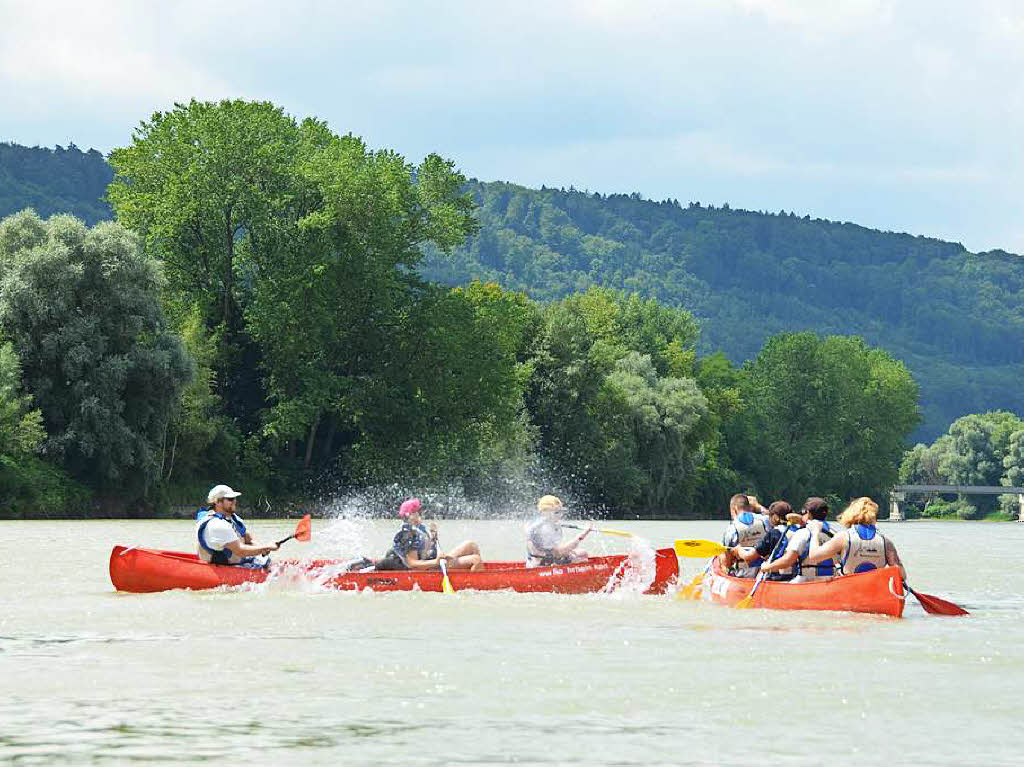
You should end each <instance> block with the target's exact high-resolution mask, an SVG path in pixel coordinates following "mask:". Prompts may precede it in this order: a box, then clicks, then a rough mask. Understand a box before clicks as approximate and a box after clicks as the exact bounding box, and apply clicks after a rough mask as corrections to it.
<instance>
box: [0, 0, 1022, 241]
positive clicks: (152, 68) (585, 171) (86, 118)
mask: <svg viewBox="0 0 1024 767" xmlns="http://www.w3.org/2000/svg"><path fill="white" fill-rule="evenodd" d="M1022 74H1024V3H1022V2H1015V1H1013V0H1006V1H1005V2H1003V1H997V0H992V1H986V0H974V1H973V2H941V1H939V0H922V1H921V2H917V1H916V0H900V1H893V2H883V1H882V0H799V1H798V0H695V1H693V2H682V1H681V0H675V1H674V2H646V1H645V0H621V1H619V0H614V1H613V0H591V1H590V2H583V1H580V2H567V1H563V2H559V1H557V0H543V1H542V2H534V1H533V0H515V2H511V3H509V2H487V1H486V0H470V1H467V2H461V1H459V2H456V1H454V0H453V1H451V2H441V1H436V2H427V1H425V0H424V1H421V2H407V3H405V2H402V3H400V2H387V0H376V1H375V2H365V3H363V2H359V3H354V2H353V3H342V2H326V1H324V2H315V3H313V2H297V1H296V0H277V1H276V2H262V0H246V1H245V2H218V0H200V1H197V2H191V1H187V2H160V3H157V2H148V1H147V0H137V1H136V2H101V1H100V0H89V2H79V1H77V0H76V2H68V3H63V2H46V0H32V1H31V2H23V1H22V0H0V140H10V141H15V142H17V143H21V144H29V145H41V146H53V145H54V144H62V145H66V144H68V143H69V142H74V143H75V144H77V145H78V146H79V147H81V148H83V149H86V148H89V147H95V148H97V149H100V150H101V151H104V152H106V151H108V150H110V149H111V148H113V147H115V146H119V145H123V144H125V143H127V142H128V141H130V140H131V132H132V129H133V128H134V127H135V126H136V125H137V124H138V122H139V121H140V120H142V119H144V118H146V117H148V116H149V115H150V114H151V113H152V112H153V111H155V110H162V109H167V108H169V107H170V106H171V105H172V104H173V103H174V102H175V101H187V100H188V99H190V98H193V97H195V98H199V99H220V98H229V97H231V98H233V97H241V98H248V99H267V100H270V101H273V102H275V103H277V104H280V105H281V106H283V107H285V108H286V109H287V110H288V111H289V112H291V113H292V114H293V115H295V116H296V117H305V116H309V115H313V116H317V117H320V118H322V119H324V120H326V121H327V122H328V123H329V124H330V125H331V127H332V128H333V129H334V130H335V131H337V132H339V133H348V132H352V133H355V134H358V135H361V136H363V137H364V138H365V139H366V140H367V142H368V143H369V144H370V145H371V146H374V147H389V148H393V149H397V150H398V151H400V152H401V153H403V154H405V155H406V156H407V157H408V158H409V159H410V160H419V159H421V158H422V156H423V155H424V154H426V153H428V152H432V151H437V152H440V153H441V154H443V155H445V156H447V157H451V158H453V159H455V160H456V162H457V163H458V165H459V167H460V168H461V169H462V170H463V171H464V172H465V173H466V174H467V175H468V176H473V177H476V178H479V179H482V180H494V179H502V180H509V181H514V182H518V183H521V184H525V185H528V186H534V187H539V186H540V185H541V184H546V185H548V186H569V185H570V184H571V185H573V186H575V187H577V188H579V189H589V190H592V191H601V192H632V191H638V192H640V193H641V194H643V195H644V196H646V197H651V198H654V199H663V198H666V197H674V198H677V199H679V200H680V201H681V202H683V203H684V204H685V203H686V202H688V201H694V200H695V201H700V202H703V203H712V204H715V205H721V204H722V203H724V202H728V203H729V204H730V205H732V206H733V207H743V208H750V209H755V210H770V211H778V210H780V209H785V210H787V211H791V210H792V211H796V212H797V213H798V214H801V215H803V214H805V213H809V214H810V215H811V216H814V217H821V218H829V219H834V220H840V221H854V222H857V223H860V224H863V225H865V226H870V227H875V228H879V229H890V230H894V231H906V232H911V233H913V234H926V235H930V236H935V237H940V238H942V239H947V240H954V241H958V242H962V243H963V244H964V245H965V246H966V247H967V248H969V249H971V250H975V251H978V250H988V249H992V248H1003V249H1006V250H1010V251H1014V252H1020V253H1024V215H1022V214H1024V210H1022V205H1021V202H1022V191H1021V190H1022V188H1024V172H1022V171H1024V132H1022V130H1021V128H1022V125H1024V77H1022Z"/></svg>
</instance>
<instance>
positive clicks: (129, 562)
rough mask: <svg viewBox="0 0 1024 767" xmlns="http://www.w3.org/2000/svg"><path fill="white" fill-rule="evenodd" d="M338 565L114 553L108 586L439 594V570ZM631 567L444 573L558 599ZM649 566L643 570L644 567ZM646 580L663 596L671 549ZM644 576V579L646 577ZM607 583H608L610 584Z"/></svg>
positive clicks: (461, 584) (513, 567)
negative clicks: (314, 587) (261, 586)
mask: <svg viewBox="0 0 1024 767" xmlns="http://www.w3.org/2000/svg"><path fill="white" fill-rule="evenodd" d="M344 564H345V563H344V562H343V561H342V560H337V559H314V560H308V561H299V560H283V561H281V562H275V563H274V564H273V566H272V567H271V568H270V570H269V571H268V570H252V569H248V568H243V567H228V566H224V565H210V564H207V563H205V562H202V561H200V560H199V558H198V557H196V555H195V554H186V553H183V552H180V551H159V550H156V549H142V548H134V547H133V548H125V547H124V546H115V547H114V549H113V551H111V552H110V582H111V583H113V584H114V588H116V589H117V590H118V591H133V592H136V593H145V592H151V591H168V590H170V589H213V588H217V587H218V586H240V585H242V584H245V583H262V582H263V581H265V580H267V578H269V577H271V576H275V577H276V576H280V577H298V578H303V579H305V580H309V581H312V582H315V583H318V584H320V585H321V586H324V587H326V588H332V589H340V590H343V591H355V590H361V589H371V590H373V591H411V590H413V589H415V588H419V589H420V590H421V591H441V573H440V571H438V570H426V571H418V572H413V571H411V570H381V571H376V572H369V573H350V572H345V571H344V570H343V568H344ZM636 564H639V568H637V567H636V566H635V564H634V562H633V560H631V559H630V557H628V556H627V555H623V554H618V555H615V556H610V557H592V558H590V559H587V560H584V561H582V562H576V563H574V564H571V565H556V566H553V567H532V568H527V567H524V566H523V563H522V562H488V563H487V564H486V566H485V569H483V570H478V571H476V572H470V571H468V570H450V571H449V572H448V577H449V580H451V584H452V588H454V589H455V590H456V591H461V590H462V589H475V590H478V591H497V590H501V589H511V590H513V591H549V592H557V593H560V594H585V593H588V592H594V591H600V590H601V589H603V588H604V587H605V586H608V587H609V588H613V587H614V586H615V583H616V582H617V581H624V582H628V581H629V580H631V579H632V578H634V577H641V576H643V575H644V574H645V573H644V571H645V570H647V567H645V566H644V564H643V563H642V562H640V561H639V560H638V561H637V563H636ZM650 564H651V563H649V564H648V566H650ZM653 569H654V573H653V580H652V581H651V585H650V586H649V587H648V588H647V590H646V592H645V593H647V594H663V593H665V590H666V589H667V588H668V585H669V583H670V582H671V581H672V580H673V579H675V577H676V575H678V573H679V560H678V559H676V554H675V551H674V550H673V549H659V550H658V551H657V552H656V555H655V558H654V562H653ZM648 577H650V576H648ZM613 579H614V580H613Z"/></svg>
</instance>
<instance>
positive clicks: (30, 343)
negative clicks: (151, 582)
mask: <svg viewBox="0 0 1024 767" xmlns="http://www.w3.org/2000/svg"><path fill="white" fill-rule="evenodd" d="M109 162H110V165H111V167H112V168H113V171H114V176H113V181H112V183H111V184H110V186H109V187H108V190H107V195H106V198H107V199H108V200H109V203H110V206H111V208H112V210H113V212H114V214H115V216H116V221H115V222H103V223H99V224H97V225H95V226H93V227H91V228H90V227H89V226H87V225H86V224H85V223H83V222H82V221H81V220H78V219H77V218H75V217H73V216H68V215H55V216H51V217H49V218H44V217H41V216H39V215H37V213H35V212H33V211H31V210H27V211H22V212H19V213H17V214H15V215H13V216H10V217H8V218H6V219H4V221H3V222H2V224H0V393H2V395H3V396H2V400H0V403H2V407H0V509H3V510H4V512H6V513H12V514H17V513H61V512H68V511H80V513H86V514H96V513H117V514H132V513H137V514H149V513H153V512H154V511H159V510H160V509H162V508H166V506H167V505H168V504H170V503H177V502H184V499H189V498H192V499H195V498H201V497H202V493H203V492H205V488H206V487H208V486H209V485H210V484H211V483H212V482H214V481H227V480H230V481H231V482H233V483H235V482H237V483H238V484H239V485H243V486H244V487H245V488H246V489H247V496H248V497H250V498H256V497H261V496H262V497H266V498H268V499H275V500H277V499H287V498H304V499H308V498H311V497H316V496H317V495H328V496H329V495H330V493H332V492H335V491H336V490H337V489H338V488H342V487H358V486H373V485H380V484H391V485H393V486H395V487H399V486H412V485H417V486H424V485H427V486H430V487H437V488H444V489H446V490H452V489H454V492H457V493H458V494H461V495H464V496H465V497H467V498H472V499H482V500H483V501H484V502H486V503H488V504H491V505H502V504H514V503H516V502H518V501H519V500H520V499H521V498H522V497H524V496H525V495H529V494H532V492H533V490H534V488H535V487H541V486H543V487H555V488H558V489H559V490H560V491H562V492H566V493H568V494H571V495H573V496H574V497H577V498H579V499H581V501H582V502H584V503H586V504H588V505H593V506H595V507H604V508H606V509H608V510H610V511H612V512H614V513H637V514H641V515H648V516H677V515H685V514H692V515H696V516H699V515H702V514H707V513H715V512H717V511H718V510H720V509H721V508H722V506H723V503H724V500H725V499H727V497H728V496H729V494H731V493H732V492H735V491H736V490H737V489H747V490H749V491H751V492H757V493H759V494H761V495H763V496H765V497H773V498H774V497H787V498H790V499H791V500H794V501H799V500H800V498H801V497H803V496H806V495H810V494H818V495H828V496H832V497H834V498H836V499H837V500H845V499H847V498H850V497H853V496H855V495H862V494H878V493H880V492H881V491H882V490H884V489H885V488H887V487H888V486H889V485H891V484H892V483H893V482H894V481H895V480H896V477H897V473H896V472H897V466H898V463H899V460H900V457H901V455H902V452H903V448H904V444H905V440H906V438H907V436H908V435H909V434H910V433H911V432H912V431H913V430H914V428H915V427H916V426H917V424H918V423H919V421H920V412H919V408H918V387H917V384H916V383H915V382H914V380H913V378H912V376H911V374H910V372H909V371H908V370H907V368H906V367H905V366H904V365H903V364H902V363H901V362H899V361H897V360H895V359H893V358H892V357H891V356H890V355H889V354H888V353H887V352H885V351H882V350H880V349H877V348H873V347H871V346H869V345H868V344H867V343H866V342H865V341H864V340H863V339H861V338H858V337H852V336H844V335H824V336H819V335H817V334H814V333H809V332H802V333H786V332H782V333H776V334H774V335H772V336H770V337H769V338H767V340H766V341H765V343H764V344H763V345H762V346H761V347H760V348H759V349H757V350H756V353H755V354H753V355H752V359H751V360H750V361H749V362H746V363H744V364H742V365H736V364H734V363H733V362H731V361H730V358H729V356H727V355H726V354H724V353H722V352H721V351H719V352H710V353H709V350H707V349H706V346H705V348H704V351H703V353H702V354H700V355H698V350H699V349H701V345H702V344H705V345H706V343H707V342H706V340H705V341H703V342H702V341H701V338H702V336H703V337H706V335H707V334H708V332H709V331H710V329H711V328H712V327H713V326H712V325H711V324H710V323H707V322H705V323H703V324H702V325H699V324H698V322H697V321H696V320H695V319H694V316H693V315H692V314H690V313H689V312H688V311H686V310H684V309H682V308H679V307H678V306H674V305H669V304H668V303H666V302H663V301H659V300H656V299H655V298H650V297H642V295H641V294H642V292H643V291H642V290H641V288H642V287H643V286H641V285H633V284H631V283H625V282H623V284H622V285H620V286H617V287H615V288H610V287H607V286H601V285H595V284H588V285H574V286H571V289H567V290H566V291H565V295H563V296H561V297H558V298H553V297H552V300H548V301H545V302H543V303H539V302H537V301H535V300H531V299H530V298H527V296H526V295H525V293H524V292H522V291H519V290H514V289H509V288H507V287H501V286H499V284H497V282H495V281H479V280H478V281H467V282H466V283H464V284H461V285H459V286H456V287H451V286H449V285H445V284H442V283H441V282H438V281H437V280H434V281H431V280H428V279H425V278H424V274H429V273H430V272H429V270H428V271H425V270H424V260H425V259H429V264H427V267H428V269H435V270H436V269H437V268H438V264H442V263H444V261H443V259H445V258H449V259H453V261H452V263H454V264H458V263H459V258H460V257H459V256H458V255H457V251H458V249H459V248H466V247H469V248H473V247H479V246H478V245H477V243H479V242H480V241H481V239H482V238H484V237H485V231H486V230H485V229H482V228H481V224H482V222H485V221H486V219H487V215H488V214H487V211H486V207H487V206H486V205H484V206H483V210H481V208H480V206H479V200H478V199H475V198H474V193H473V191H474V190H473V187H472V185H467V181H466V179H465V178H464V177H463V176H462V174H461V173H460V172H459V171H458V170H457V169H456V168H455V165H454V163H453V162H452V161H450V160H446V159H444V158H442V157H439V156H437V155H430V156H428V157H427V158H425V159H424V160H423V161H422V162H420V163H417V164H412V163H410V162H408V161H407V160H406V159H405V158H403V157H402V156H400V155H399V154H398V153H396V152H393V151H390V150H386V149H385V150H371V149H370V148H368V147H367V146H366V144H365V143H364V142H363V141H362V140H361V139H359V138H358V137H355V136H352V135H339V134H337V133H335V132H333V131H332V130H331V129H330V128H329V127H328V126H327V125H326V124H324V123H323V122H321V121H319V120H315V119H311V118H308V119H304V120H296V119H295V118H293V117H291V116H289V115H287V114H286V113H284V112H283V110H281V109H280V108H279V107H276V106H275V105H273V104H270V103H265V102H244V101H223V102H219V103H209V102H198V101H193V102H190V103H188V104H181V105H176V106H175V108H174V109H172V110H169V111H167V112H159V113H156V114H154V115H153V116H152V117H151V118H150V119H149V120H147V121H145V122H143V123H142V124H141V125H140V126H139V128H138V129H137V130H136V132H135V137H134V139H133V141H132V143H131V144H130V145H128V146H125V147H122V148H119V149H116V150H114V151H113V152H112V153H111V155H110V158H109ZM565 237H566V238H567V241H568V240H569V239H571V237H570V236H569V234H566V235H565ZM466 243H468V245H467V244H466ZM587 247H588V248H592V249H593V248H597V249H599V250H600V249H601V248H606V249H610V250H609V254H608V255H606V258H609V259H612V258H614V257H615V256H614V255H612V253H613V252H616V248H618V247H621V246H616V245H615V243H612V242H610V241H607V242H605V241H602V242H597V241H593V242H592V241H589V240H588V245H587ZM535 255H536V254H535ZM542 256H543V253H541V254H540V255H536V258H537V259H538V260H542ZM575 288H585V289H582V290H576V289H575ZM651 292H656V291H651ZM751 308H752V309H756V306H754V305H751Z"/></svg>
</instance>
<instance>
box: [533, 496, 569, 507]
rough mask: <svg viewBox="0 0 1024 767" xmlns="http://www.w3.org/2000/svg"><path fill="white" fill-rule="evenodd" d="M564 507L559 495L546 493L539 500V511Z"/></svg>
mask: <svg viewBox="0 0 1024 767" xmlns="http://www.w3.org/2000/svg"><path fill="white" fill-rule="evenodd" d="M561 508H564V506H562V499H561V498H559V497H558V496H557V495H545V496H543V497H542V498H541V499H540V500H539V501H537V511H555V510H557V509H561Z"/></svg>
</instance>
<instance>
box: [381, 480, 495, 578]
mask: <svg viewBox="0 0 1024 767" xmlns="http://www.w3.org/2000/svg"><path fill="white" fill-rule="evenodd" d="M422 507H423V504H422V502H421V501H420V499H419V498H409V499H408V500H406V501H403V502H402V505H401V507H399V509H398V516H399V517H401V519H402V520H403V521H402V527H401V529H399V531H398V532H397V533H396V534H395V539H394V542H393V544H392V546H391V548H390V549H389V550H388V553H387V554H385V555H384V557H383V558H382V559H379V560H378V561H377V562H376V563H375V565H374V566H375V568H376V569H377V570H438V569H440V567H441V561H442V560H443V561H444V562H445V566H446V567H447V568H448V569H449V570H481V569H483V566H484V565H483V559H482V558H481V556H480V547H479V546H478V545H477V544H476V542H475V541H463V542H462V543H460V544H459V545H458V546H456V547H455V548H454V549H452V550H451V551H449V552H448V553H447V554H445V553H444V552H442V551H441V550H440V548H439V546H438V543H437V523H435V522H431V523H430V528H429V529H428V528H427V527H426V526H425V525H424V524H423V521H422V518H421V516H420V510H421V509H422Z"/></svg>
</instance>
